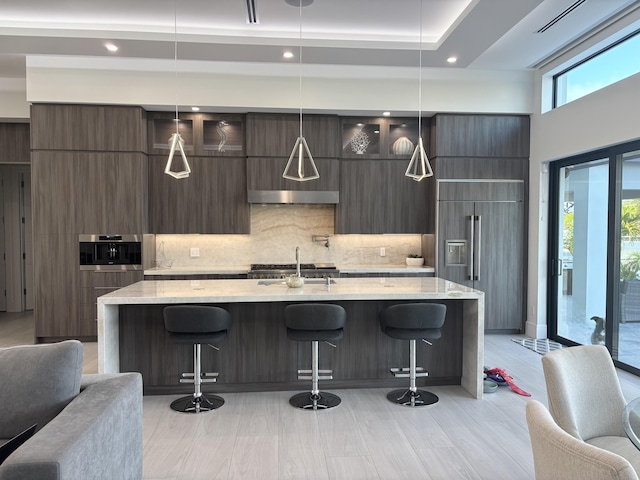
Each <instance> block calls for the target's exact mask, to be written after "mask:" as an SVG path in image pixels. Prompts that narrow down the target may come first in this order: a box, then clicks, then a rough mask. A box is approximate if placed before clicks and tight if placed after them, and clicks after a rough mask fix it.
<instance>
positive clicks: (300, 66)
mask: <svg viewBox="0 0 640 480" xmlns="http://www.w3.org/2000/svg"><path fill="white" fill-rule="evenodd" d="M298 11H299V14H300V25H299V28H300V31H299V34H300V51H299V53H298V66H299V77H298V97H299V98H298V100H299V101H300V137H302V0H300V4H299V7H298Z"/></svg>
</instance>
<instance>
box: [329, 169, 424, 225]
mask: <svg viewBox="0 0 640 480" xmlns="http://www.w3.org/2000/svg"><path fill="white" fill-rule="evenodd" d="M407 165H408V160H350V159H349V160H347V159H342V160H341V169H340V178H341V185H340V203H339V204H338V205H337V206H336V223H335V229H336V233H342V234H348V233H376V234H382V233H433V232H430V231H429V230H428V225H429V224H430V217H432V216H434V205H433V203H429V202H428V201H427V198H428V196H427V194H428V192H429V191H430V189H433V188H434V185H433V181H432V180H431V179H425V180H423V181H422V182H416V181H414V180H412V179H411V178H409V177H407V176H405V171H406V169H407Z"/></svg>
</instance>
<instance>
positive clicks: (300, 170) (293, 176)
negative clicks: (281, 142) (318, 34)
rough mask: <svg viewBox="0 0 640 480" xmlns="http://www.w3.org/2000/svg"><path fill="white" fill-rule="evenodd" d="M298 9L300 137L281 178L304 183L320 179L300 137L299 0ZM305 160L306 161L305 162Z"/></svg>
mask: <svg viewBox="0 0 640 480" xmlns="http://www.w3.org/2000/svg"><path fill="white" fill-rule="evenodd" d="M299 1H300V4H299V9H300V56H299V59H298V60H299V65H300V77H299V85H298V90H299V95H300V135H299V136H298V139H297V140H296V143H295V144H294V145H293V150H291V155H290V156H289V161H288V162H287V166H286V167H284V172H283V173H282V177H283V178H286V179H288V180H294V181H296V182H306V181H309V180H315V179H317V178H320V174H319V173H318V169H317V168H316V164H315V162H314V161H313V156H312V155H311V152H310V151H309V146H308V145H307V141H306V140H305V138H304V136H303V135H302V3H303V0H299ZM305 159H306V160H305ZM305 166H306V170H307V171H308V170H311V172H312V174H311V175H306V172H305Z"/></svg>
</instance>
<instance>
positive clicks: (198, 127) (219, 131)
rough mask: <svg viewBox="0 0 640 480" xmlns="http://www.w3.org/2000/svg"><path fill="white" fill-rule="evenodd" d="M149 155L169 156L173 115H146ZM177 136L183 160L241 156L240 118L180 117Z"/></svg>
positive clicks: (241, 128) (242, 145) (226, 116)
mask: <svg viewBox="0 0 640 480" xmlns="http://www.w3.org/2000/svg"><path fill="white" fill-rule="evenodd" d="M147 115H148V118H149V123H148V125H149V150H148V151H149V153H150V154H158V155H165V154H167V155H168V154H169V147H170V139H171V135H173V134H174V133H176V122H175V114H174V113H170V112H149V113H148V114H147ZM178 132H179V133H180V136H182V139H183V140H184V149H185V153H186V154H187V157H188V156H189V155H196V156H200V157H202V156H223V157H241V156H244V115H239V114H217V113H215V114H214V113H180V114H179V122H178Z"/></svg>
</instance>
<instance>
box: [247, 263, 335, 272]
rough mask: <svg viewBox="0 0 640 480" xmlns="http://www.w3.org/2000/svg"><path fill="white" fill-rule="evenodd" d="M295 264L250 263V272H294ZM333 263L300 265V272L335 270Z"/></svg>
mask: <svg viewBox="0 0 640 480" xmlns="http://www.w3.org/2000/svg"><path fill="white" fill-rule="evenodd" d="M295 269H296V264H295V263H252V264H251V271H252V272H255V271H260V270H295ZM335 269H336V266H335V265H334V264H333V263H301V264H300V270H335Z"/></svg>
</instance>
